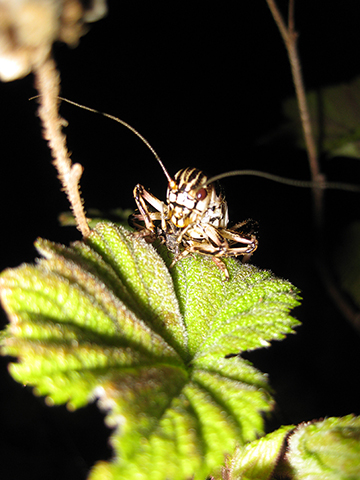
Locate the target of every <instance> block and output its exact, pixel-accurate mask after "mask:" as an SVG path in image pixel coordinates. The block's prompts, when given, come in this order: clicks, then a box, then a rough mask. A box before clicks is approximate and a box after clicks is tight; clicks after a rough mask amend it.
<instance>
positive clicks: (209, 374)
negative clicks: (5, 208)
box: [0, 223, 298, 480]
mask: <svg viewBox="0 0 360 480" xmlns="http://www.w3.org/2000/svg"><path fill="white" fill-rule="evenodd" d="M36 246H37V249H38V250H39V252H40V253H41V254H42V256H43V257H44V258H43V259H41V260H38V262H37V264H36V265H22V266H20V267H18V268H17V269H10V270H7V271H5V272H4V273H3V274H2V275H1V280H0V282H1V283H0V289H1V299H2V303H3V306H4V308H5V310H6V311H7V313H8V315H9V318H10V321H11V323H10V325H9V326H8V329H7V332H6V334H5V335H4V336H3V341H2V352H3V354H8V355H12V356H14V357H17V358H18V363H13V364H12V365H11V368H10V371H11V373H12V375H13V376H14V378H15V379H16V380H17V381H19V382H22V383H23V384H28V385H31V386H34V387H35V391H36V392H37V393H38V394H41V395H46V396H47V399H48V403H50V404H61V403H65V402H66V403H67V404H68V406H69V407H70V408H71V409H74V408H78V407H80V406H83V405H85V404H86V403H87V402H89V401H91V400H92V399H95V398H98V399H99V403H100V406H101V407H103V408H104V409H106V411H107V422H108V423H109V424H110V425H112V426H114V427H115V430H114V433H113V436H112V444H113V447H114V449H115V454H116V455H115V457H114V459H113V460H112V461H111V462H110V463H108V462H101V463H99V464H98V465H97V466H95V468H94V469H93V471H92V474H91V478H94V479H103V478H109V479H112V478H113V479H129V478H137V479H146V478H151V479H152V480H153V479H155V480H156V479H158V480H163V479H164V480H165V479H166V478H171V479H175V480H176V479H179V480H180V479H184V478H188V477H191V476H192V475H195V478H204V477H206V475H208V474H209V473H210V472H211V471H212V470H213V469H214V468H216V467H217V466H218V465H220V464H221V463H222V462H223V459H224V455H226V454H229V453H232V452H233V450H234V448H235V446H236V445H238V444H243V443H245V442H248V441H252V440H254V439H255V438H256V437H257V436H258V435H261V434H262V433H263V416H262V415H263V413H264V412H268V411H269V410H270V409H271V408H272V399H271V396H270V393H269V387H268V383H267V377H266V375H264V374H262V373H261V372H259V371H258V370H256V369H255V368H254V367H253V366H252V365H251V364H250V363H249V362H247V361H245V360H244V359H242V358H241V357H240V356H239V355H238V354H240V353H241V352H243V351H246V350H250V349H254V348H259V347H263V346H267V345H269V342H270V341H271V340H273V339H281V338H283V337H284V335H285V334H287V333H291V332H292V331H293V328H294V327H295V326H296V325H297V324H298V322H297V321H296V320H294V319H293V318H291V317H290V316H289V310H290V309H291V308H293V307H295V306H296V305H297V304H298V296H297V291H296V289H295V288H294V287H293V286H292V285H291V284H290V283H289V282H287V281H284V280H280V279H277V278H276V277H274V276H273V275H272V274H271V273H270V272H268V271H261V270H259V269H257V268H256V267H253V266H249V265H241V264H240V263H239V262H237V261H236V260H233V259H229V260H226V264H227V267H228V270H229V273H230V280H229V281H228V282H226V281H225V280H224V275H223V273H222V272H221V270H220V269H219V268H218V267H217V266H216V265H215V263H214V262H212V260H211V258H209V257H203V256H194V257H193V258H186V259H184V260H182V261H180V262H178V264H176V266H175V267H174V269H172V271H171V274H170V273H169V270H168V269H167V267H166V265H165V263H164V261H163V260H162V258H161V257H160V256H159V255H158V254H157V252H156V251H155V249H154V248H153V247H152V246H150V245H148V244H146V242H144V241H143V240H142V239H139V238H135V237H134V235H133V234H132V233H131V232H129V231H127V230H125V229H124V228H122V227H117V226H115V225H113V224H104V223H103V224H98V225H97V226H96V227H95V228H94V230H93V231H92V233H91V235H90V237H89V238H88V239H87V240H86V242H75V243H73V244H72V245H71V246H70V247H65V246H63V245H58V244H54V243H51V242H49V241H46V240H38V241H37V243H36ZM163 256H164V259H165V262H169V261H170V260H169V257H168V254H167V253H166V252H165V253H164V254H163Z"/></svg>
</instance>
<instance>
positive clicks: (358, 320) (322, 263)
mask: <svg viewBox="0 0 360 480" xmlns="http://www.w3.org/2000/svg"><path fill="white" fill-rule="evenodd" d="M266 2H267V4H268V7H269V9H270V11H271V14H272V16H273V18H274V20H275V23H276V25H277V27H278V29H279V31H280V34H281V36H282V39H283V41H284V44H285V47H286V50H287V53H288V58H289V62H290V66H291V73H292V78H293V82H294V87H295V93H296V98H297V102H298V107H299V112H300V119H301V125H302V129H303V134H304V140H305V145H306V151H307V154H308V159H309V166H310V172H311V178H312V182H313V187H312V195H313V208H314V210H313V213H314V223H315V228H316V231H317V237H318V243H317V259H316V263H317V268H318V271H319V274H320V276H321V278H322V280H323V282H324V285H325V287H326V289H327V291H328V293H329V295H330V297H331V298H332V300H333V301H334V303H335V304H336V305H337V307H338V308H339V310H340V311H341V312H342V314H343V315H344V317H345V318H346V319H347V320H348V321H349V322H350V324H351V325H352V326H353V327H354V328H355V330H356V331H357V333H358V334H360V313H359V312H358V311H356V310H355V309H354V308H353V307H352V305H351V304H350V303H349V302H348V300H347V298H346V297H345V295H343V293H342V292H341V290H340V289H339V288H338V287H337V285H336V282H335V280H334V278H333V275H332V273H331V271H330V268H329V266H328V263H327V261H326V259H325V258H324V253H323V248H322V246H321V245H322V243H323V238H322V237H323V219H324V215H323V211H324V193H323V188H322V186H324V184H325V183H326V182H325V176H324V175H323V174H322V173H321V171H320V166H319V158H318V153H317V148H316V143H315V139H314V135H313V129H312V125H311V119H310V113H309V108H308V103H307V99H306V93H305V87H304V81H303V76H302V71H301V63H300V59H299V54H298V51H297V37H298V35H297V32H296V30H295V21H294V4H295V0H289V8H288V25H286V24H285V21H284V18H283V16H282V15H281V13H280V10H279V9H278V7H277V4H276V1H275V0H266Z"/></svg>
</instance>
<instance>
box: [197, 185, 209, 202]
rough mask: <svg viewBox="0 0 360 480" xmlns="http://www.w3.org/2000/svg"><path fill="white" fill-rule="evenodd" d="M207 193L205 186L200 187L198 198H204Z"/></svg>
mask: <svg viewBox="0 0 360 480" xmlns="http://www.w3.org/2000/svg"><path fill="white" fill-rule="evenodd" d="M206 195H207V191H206V190H205V188H200V190H199V191H198V192H197V193H196V200H204V198H205V197H206Z"/></svg>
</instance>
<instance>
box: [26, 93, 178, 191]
mask: <svg viewBox="0 0 360 480" xmlns="http://www.w3.org/2000/svg"><path fill="white" fill-rule="evenodd" d="M33 98H34V97H33ZM58 98H59V100H62V101H63V102H67V103H70V105H74V106H75V107H79V108H82V109H84V110H88V111H89V112H92V113H97V114H99V115H103V116H104V117H107V118H110V119H111V120H115V122H118V123H120V124H121V125H123V126H124V127H126V128H128V129H129V130H130V131H131V132H133V133H135V135H136V136H137V137H138V138H140V140H141V141H142V142H143V143H145V145H146V146H147V147H148V149H149V150H150V151H151V152H152V154H153V155H154V157H155V158H156V160H157V161H158V163H159V164H160V167H161V168H162V170H163V172H164V173H165V176H166V178H167V180H168V182H169V183H174V180H173V179H172V178H171V177H170V175H169V173H168V171H167V170H166V168H165V165H164V164H163V162H162V161H161V159H160V157H159V155H158V154H157V153H156V151H155V149H154V148H153V147H152V146H151V145H150V143H149V142H148V141H147V140H146V138H145V137H143V136H142V135H141V133H139V132H138V131H137V130H136V129H135V128H134V127H132V126H131V125H129V124H128V123H126V122H125V121H124V120H121V119H120V118H117V117H115V116H114V115H110V114H109V113H105V112H100V111H99V110H95V109H94V108H90V107H86V106H85V105H81V104H80V103H76V102H73V101H72V100H68V99H67V98H64V97H58Z"/></svg>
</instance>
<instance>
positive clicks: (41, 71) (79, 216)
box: [35, 58, 90, 237]
mask: <svg viewBox="0 0 360 480" xmlns="http://www.w3.org/2000/svg"><path fill="white" fill-rule="evenodd" d="M35 84H36V88H37V90H38V92H39V99H40V100H39V102H40V106H39V117H40V119H41V121H42V124H43V127H44V133H43V135H44V138H45V139H46V140H48V142H49V146H50V148H51V152H52V155H53V157H54V161H53V163H54V165H55V167H56V169H57V171H58V174H59V179H60V181H61V184H62V186H63V189H64V191H65V192H66V195H67V197H68V199H69V202H70V205H71V209H72V211H73V214H74V217H75V220H76V224H77V228H78V229H79V230H80V232H81V233H82V235H83V236H84V237H87V236H88V235H89V234H90V228H89V225H88V223H87V219H86V216H85V211H84V207H83V201H82V199H81V197H80V191H79V180H80V177H81V175H82V172H83V167H82V166H81V165H80V164H79V163H75V164H74V165H72V163H71V159H70V155H69V152H68V150H67V147H66V137H65V135H64V134H63V133H62V126H63V120H62V118H61V117H60V115H59V108H58V107H59V100H58V97H59V93H60V75H59V72H58V71H57V69H56V65H55V62H54V60H53V59H52V58H49V59H48V60H46V61H45V62H44V63H43V64H41V65H40V66H39V67H38V68H37V69H36V70H35Z"/></svg>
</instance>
